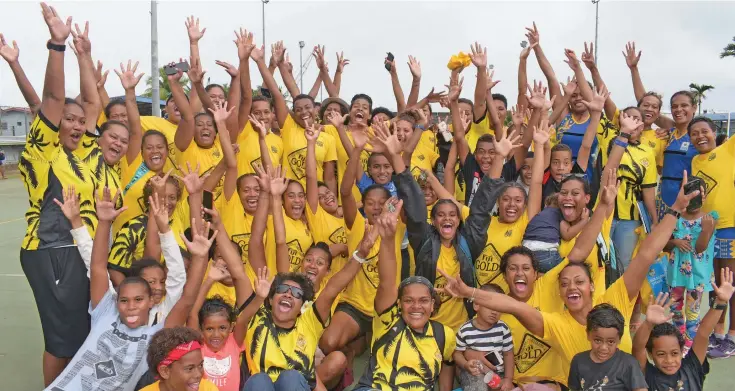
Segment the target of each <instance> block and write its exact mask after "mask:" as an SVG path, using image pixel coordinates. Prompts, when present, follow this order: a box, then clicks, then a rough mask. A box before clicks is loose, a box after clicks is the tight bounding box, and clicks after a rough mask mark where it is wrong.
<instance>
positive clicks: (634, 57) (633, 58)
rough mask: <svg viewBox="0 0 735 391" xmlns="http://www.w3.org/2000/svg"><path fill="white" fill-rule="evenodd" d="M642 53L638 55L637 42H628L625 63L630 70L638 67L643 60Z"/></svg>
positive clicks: (639, 52)
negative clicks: (636, 50)
mask: <svg viewBox="0 0 735 391" xmlns="http://www.w3.org/2000/svg"><path fill="white" fill-rule="evenodd" d="M641 53H642V52H641V51H638V54H636V52H635V42H628V43H627V44H625V51H624V52H623V57H625V63H626V64H628V68H635V67H637V66H638V61H640V60H641Z"/></svg>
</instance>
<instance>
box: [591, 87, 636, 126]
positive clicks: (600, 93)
mask: <svg viewBox="0 0 735 391" xmlns="http://www.w3.org/2000/svg"><path fill="white" fill-rule="evenodd" d="M609 97H610V92H609V91H608V90H607V87H606V86H604V85H603V86H602V87H601V88H600V89H598V90H597V91H595V89H594V88H593V89H592V101H591V102H588V101H586V100H583V101H582V103H583V104H584V105H585V106H587V110H589V111H590V112H593V111H594V112H596V113H601V112H602V109H604V108H605V101H607V98H609ZM620 114H623V112H622V111H621V112H620ZM631 124H632V123H631ZM633 129H635V127H634V128H633Z"/></svg>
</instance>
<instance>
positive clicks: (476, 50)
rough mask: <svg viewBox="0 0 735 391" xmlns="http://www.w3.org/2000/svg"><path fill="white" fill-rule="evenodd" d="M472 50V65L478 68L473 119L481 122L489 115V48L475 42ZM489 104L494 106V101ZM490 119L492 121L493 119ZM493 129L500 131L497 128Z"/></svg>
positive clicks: (471, 47)
mask: <svg viewBox="0 0 735 391" xmlns="http://www.w3.org/2000/svg"><path fill="white" fill-rule="evenodd" d="M470 50H471V53H470V59H471V60H472V64H473V65H474V66H476V67H477V84H476V85H475V102H474V106H473V112H472V117H473V120H474V121H479V120H480V119H481V118H482V117H484V116H485V115H486V114H487V104H488V100H487V99H486V96H487V95H486V93H487V90H488V85H487V48H483V47H482V46H481V45H480V44H479V43H477V42H475V43H474V45H470ZM489 102H490V104H491V105H492V100H490V101H489ZM490 119H491V120H492V118H490ZM493 129H495V130H498V128H495V127H493Z"/></svg>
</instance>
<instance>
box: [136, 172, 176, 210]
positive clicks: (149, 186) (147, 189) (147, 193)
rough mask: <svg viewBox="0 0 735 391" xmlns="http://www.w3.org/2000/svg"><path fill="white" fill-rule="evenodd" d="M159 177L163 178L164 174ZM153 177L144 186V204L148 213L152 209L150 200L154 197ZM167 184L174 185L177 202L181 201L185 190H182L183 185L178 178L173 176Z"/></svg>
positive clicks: (167, 180)
mask: <svg viewBox="0 0 735 391" xmlns="http://www.w3.org/2000/svg"><path fill="white" fill-rule="evenodd" d="M157 176H158V177H160V178H163V177H164V174H163V173H160V174H157ZM151 179H153V177H150V178H149V179H148V180H147V181H146V182H145V185H143V203H144V204H145V209H146V210H145V211H144V212H146V213H147V212H148V208H150V207H151V206H150V201H149V200H148V199H149V198H150V197H151V196H152V195H153V182H152V181H151ZM166 184H167V185H173V186H174V187H175V188H176V201H181V194H182V192H183V190H182V189H181V183H180V182H179V180H178V179H176V177H174V176H173V175H171V176H169V177H168V178H166Z"/></svg>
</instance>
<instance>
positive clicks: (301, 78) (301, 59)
mask: <svg viewBox="0 0 735 391" xmlns="http://www.w3.org/2000/svg"><path fill="white" fill-rule="evenodd" d="M304 46H306V42H304V41H299V69H300V71H299V75H300V76H299V83H301V92H304Z"/></svg>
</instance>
